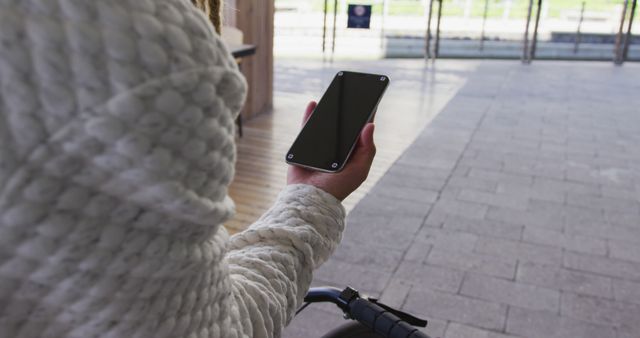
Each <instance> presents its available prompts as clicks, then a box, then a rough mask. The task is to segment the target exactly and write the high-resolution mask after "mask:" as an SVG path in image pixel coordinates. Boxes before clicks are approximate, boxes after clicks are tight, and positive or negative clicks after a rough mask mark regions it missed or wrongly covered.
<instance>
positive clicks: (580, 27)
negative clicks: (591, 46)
mask: <svg viewBox="0 0 640 338" xmlns="http://www.w3.org/2000/svg"><path fill="white" fill-rule="evenodd" d="M585 5H586V2H585V1H583V2H582V9H580V21H578V29H577V30H576V43H575V45H574V46H573V54H577V53H578V48H579V47H580V38H581V36H580V34H581V29H582V20H584V7H585Z"/></svg>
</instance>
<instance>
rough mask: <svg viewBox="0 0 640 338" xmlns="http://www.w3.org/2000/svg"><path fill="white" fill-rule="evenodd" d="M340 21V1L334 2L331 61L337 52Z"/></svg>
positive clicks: (335, 0)
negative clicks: (338, 22)
mask: <svg viewBox="0 0 640 338" xmlns="http://www.w3.org/2000/svg"><path fill="white" fill-rule="evenodd" d="M337 20H338V0H334V1H333V36H332V38H331V61H333V54H335V52H336V25H337Z"/></svg>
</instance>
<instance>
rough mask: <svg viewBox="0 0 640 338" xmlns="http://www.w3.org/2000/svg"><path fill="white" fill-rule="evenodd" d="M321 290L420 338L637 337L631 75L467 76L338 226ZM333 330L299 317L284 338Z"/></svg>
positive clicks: (547, 68) (638, 160)
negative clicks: (392, 311)
mask: <svg viewBox="0 0 640 338" xmlns="http://www.w3.org/2000/svg"><path fill="white" fill-rule="evenodd" d="M323 284H329V285H336V286H341V287H342V286H344V285H347V284H348V285H352V286H354V287H356V288H359V289H360V290H362V291H365V292H368V293H369V294H370V295H374V296H381V298H382V300H383V301H385V302H387V303H388V304H389V305H393V306H397V307H400V308H402V309H404V310H407V311H410V312H413V313H416V314H418V315H422V316H425V317H427V318H429V319H430V324H429V326H428V328H427V329H426V330H425V332H427V333H429V334H430V335H432V336H433V337H447V338H449V337H487V338H488V337H502V338H506V337H598V338H602V337H617V338H638V337H640V65H637V64H626V65H624V66H623V67H615V66H613V65H611V64H610V63H575V62H574V63H560V62H536V63H534V64H533V65H531V66H522V65H520V64H519V63H517V62H485V63H482V64H481V65H480V66H479V67H478V68H477V70H476V71H475V72H474V73H473V74H472V75H470V77H469V79H468V81H467V83H466V85H465V86H464V87H462V89H460V90H459V91H458V93H457V94H456V96H455V97H454V98H453V99H452V100H451V101H450V102H449V104H448V105H447V106H446V107H445V108H444V109H443V111H442V112H441V113H440V114H439V115H438V116H437V117H436V118H435V119H434V120H433V121H432V122H431V123H430V125H429V126H428V127H427V128H426V129H425V130H424V131H423V132H422V133H421V134H420V135H419V136H418V138H417V139H416V141H415V143H414V144H413V145H412V146H411V147H410V148H409V149H408V150H407V151H406V152H405V153H404V154H403V155H402V156H401V157H400V159H399V160H398V161H397V162H396V163H395V164H394V165H393V166H392V167H391V168H390V170H389V171H388V172H387V173H386V174H385V175H384V176H383V178H382V179H381V180H380V181H379V182H378V184H377V185H376V186H375V187H373V189H372V190H371V192H370V193H369V194H368V195H367V196H366V197H364V199H363V200H362V201H361V202H360V203H359V204H358V205H357V206H356V207H355V209H354V210H353V211H352V212H351V213H350V214H349V217H348V229H347V231H346V233H345V236H344V240H343V243H342V245H341V247H340V248H339V249H338V251H337V252H336V254H335V256H334V257H333V258H332V259H331V260H330V261H329V262H327V263H326V264H325V265H324V266H323V267H322V268H320V269H319V270H318V271H317V273H316V275H315V281H314V285H323ZM341 323H343V320H342V319H341V316H340V313H339V311H338V310H337V309H334V308H333V307H331V306H312V307H310V308H308V309H307V310H305V311H304V312H303V313H302V314H301V315H300V316H298V317H297V318H295V319H294V321H293V323H292V325H291V326H290V327H289V328H288V329H287V331H286V332H285V335H284V336H285V337H319V336H321V335H322V333H323V332H326V331H327V330H329V329H330V328H332V327H335V326H337V325H339V324H341Z"/></svg>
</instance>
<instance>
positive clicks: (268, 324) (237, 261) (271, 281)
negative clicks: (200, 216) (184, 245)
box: [227, 185, 345, 337]
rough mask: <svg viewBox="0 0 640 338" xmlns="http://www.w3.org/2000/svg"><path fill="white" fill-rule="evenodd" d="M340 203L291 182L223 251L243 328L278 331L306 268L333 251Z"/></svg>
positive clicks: (253, 332) (340, 224)
mask: <svg viewBox="0 0 640 338" xmlns="http://www.w3.org/2000/svg"><path fill="white" fill-rule="evenodd" d="M344 215H345V213H344V208H343V207H342V205H341V204H340V202H339V201H338V200H336V198H335V197H333V196H331V195H330V194H328V193H326V192H324V191H322V190H320V189H317V188H315V187H312V186H309V185H291V186H288V187H286V188H285V189H284V190H283V191H282V193H281V194H280V195H279V197H278V199H277V201H276V203H275V204H274V206H273V207H272V208H271V209H270V210H269V211H267V212H266V213H265V214H264V215H263V216H262V217H261V218H260V219H259V220H258V221H257V222H256V223H254V224H253V225H252V226H251V227H250V228H249V229H248V230H246V231H244V232H242V233H240V234H237V235H235V236H234V237H232V239H231V246H230V251H229V253H228V254H227V262H228V264H229V271H230V278H231V280H232V288H233V292H234V299H235V302H236V304H237V306H238V310H239V313H240V314H241V316H240V318H242V319H244V320H243V323H242V326H243V328H244V329H245V330H248V331H245V333H248V334H249V335H250V336H253V337H279V336H280V333H281V332H282V329H283V328H284V326H285V325H286V324H288V323H289V322H290V321H291V319H292V318H293V313H294V312H295V310H296V308H297V307H298V306H299V305H301V302H302V299H303V297H304V295H305V293H306V291H307V289H308V288H309V285H310V283H311V279H312V271H313V270H314V269H315V268H317V267H318V266H319V265H320V264H322V263H323V262H324V261H325V260H326V259H327V258H328V257H329V256H330V255H331V253H333V251H334V249H335V247H336V246H337V244H338V242H339V240H340V238H341V235H342V230H343V228H344Z"/></svg>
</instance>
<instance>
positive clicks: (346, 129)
mask: <svg viewBox="0 0 640 338" xmlns="http://www.w3.org/2000/svg"><path fill="white" fill-rule="evenodd" d="M388 85H389V77H388V76H385V75H377V74H366V73H356V72H348V71H341V72H338V74H336V76H335V77H334V78H333V81H331V84H330V85H329V88H328V89H327V91H326V92H325V93H324V95H323V96H322V98H321V99H320V101H319V102H318V105H317V106H316V108H315V109H314V110H313V113H312V114H311V117H310V118H309V119H308V120H307V122H306V123H305V125H304V127H302V130H301V131H300V134H298V137H297V138H296V140H295V141H294V142H293V145H292V146H291V149H290V150H289V152H287V155H286V161H287V163H289V164H292V165H297V166H301V167H305V168H309V169H314V170H319V171H324V172H330V173H335V172H339V171H341V170H342V169H343V168H344V166H345V164H346V163H347V161H348V160H349V156H350V155H351V152H352V151H353V149H354V147H355V145H356V143H357V141H358V137H359V136H360V132H361V131H362V129H363V128H364V126H365V125H366V124H367V122H370V121H372V120H373V117H374V114H375V112H376V109H377V107H378V103H379V102H380V99H382V95H383V94H384V92H385V90H386V89H387V86H388Z"/></svg>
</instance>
